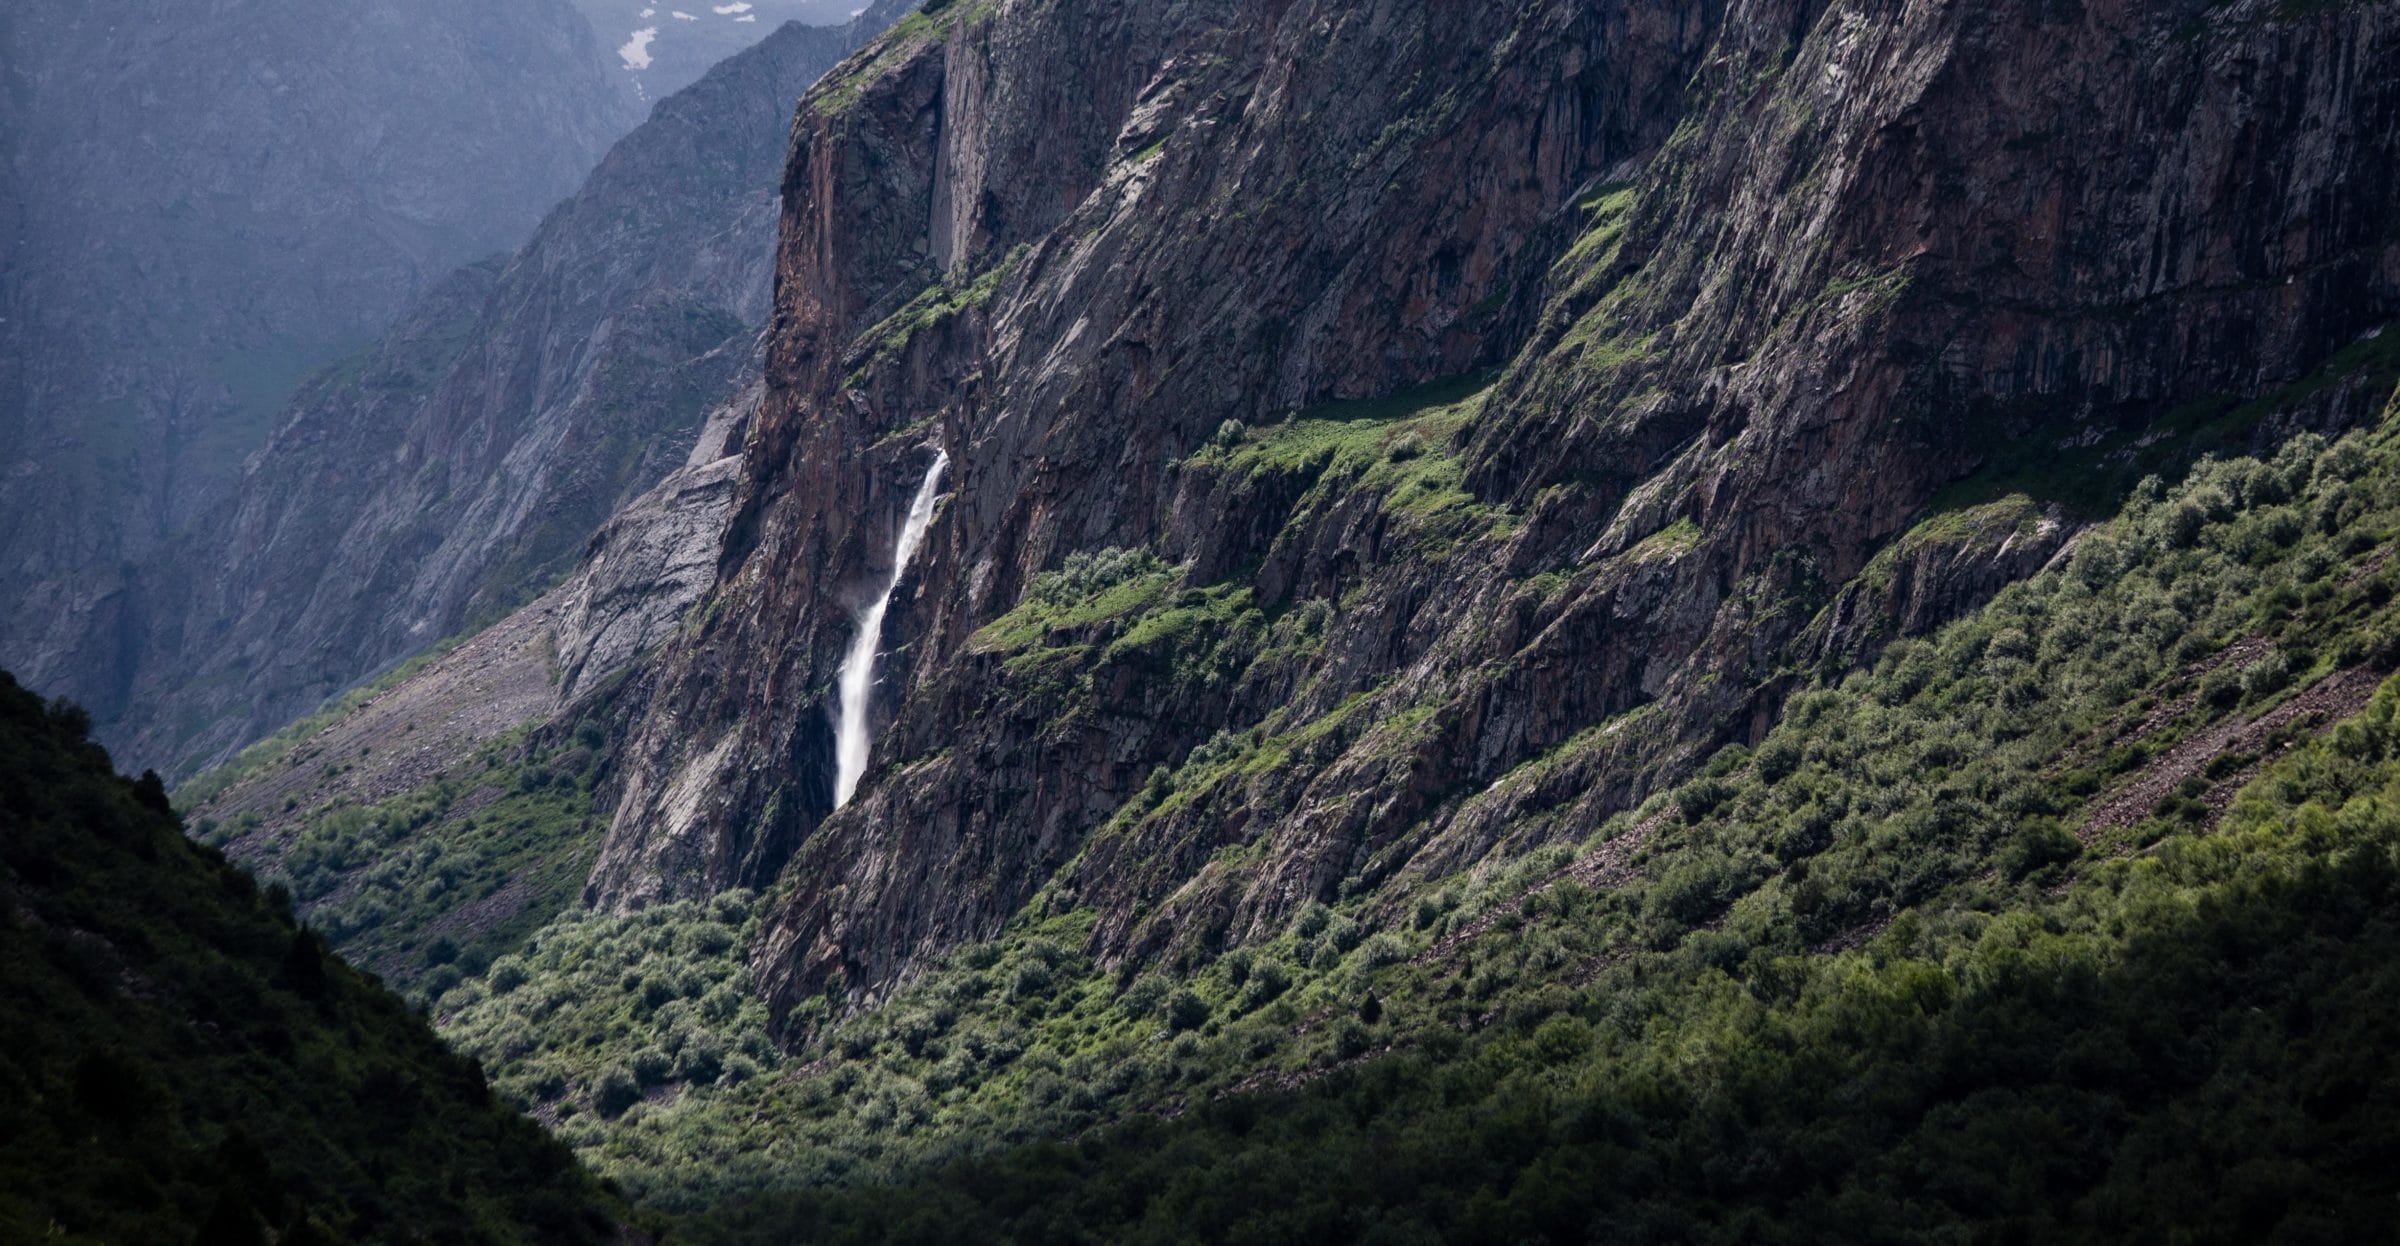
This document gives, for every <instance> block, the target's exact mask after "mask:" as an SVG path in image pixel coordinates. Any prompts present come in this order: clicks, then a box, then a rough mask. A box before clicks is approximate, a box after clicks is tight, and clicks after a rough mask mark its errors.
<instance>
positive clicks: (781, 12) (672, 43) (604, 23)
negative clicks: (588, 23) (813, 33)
mask: <svg viewBox="0 0 2400 1246" xmlns="http://www.w3.org/2000/svg"><path fill="white" fill-rule="evenodd" d="M575 3H576V5H577V7H579V8H581V9H582V10H583V13H584V16H586V17H588V18H590V19H591V20H592V28H593V29H594V30H596V31H598V32H599V34H600V39H601V42H602V43H603V44H605V45H606V46H607V47H608V48H610V49H612V54H611V55H610V57H609V64H610V65H611V66H612V67H613V68H614V69H615V70H616V71H617V73H616V78H617V81H618V84H619V86H620V88H621V89H622V90H623V91H624V92H625V93H626V95H627V96H628V97H629V98H632V99H634V100H636V101H639V102H640V103H641V104H642V105H643V106H644V107H647V106H648V105H649V103H650V102H651V101H653V100H661V99H665V98H666V97H667V96H670V95H673V94H674V93H675V92H677V91H680V90H682V89H683V88H685V87H687V86H690V85H691V84H692V83H693V82H695V81H697V80H698V79H699V77H700V75H701V74H704V73H706V72H708V68H709V66H711V65H714V64H716V63H717V62H718V61H721V60H724V59H725V58H726V57H728V56H731V55H733V54H734V53H736V52H739V51H741V50H742V49H743V48H746V47H749V46H750V45H751V44H754V43H756V42H758V41H759V40H761V39H764V38H766V37H767V32H768V31H771V30H773V29H775V28H776V27H778V26H781V25H782V24H784V23H785V22H805V23H807V24H809V25H812V26H831V25H837V24H839V23H842V22H846V21H849V20H850V19H851V18H852V17H854V16H857V15H858V14H859V13H860V12H863V11H864V9H865V4H864V0H681V2H680V4H677V3H670V2H661V0H575Z"/></svg>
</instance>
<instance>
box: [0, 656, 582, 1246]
mask: <svg viewBox="0 0 2400 1246" xmlns="http://www.w3.org/2000/svg"><path fill="white" fill-rule="evenodd" d="M88 723H89V720H88V719H87V718H85V717H84V715H83V712H82V711H81V710H80V709H76V708H74V707H72V706H69V705H67V704H66V703H64V702H52V703H50V705H48V706H47V707H45V706H44V705H43V703H42V702H41V700H40V699H39V698H37V697H35V696H33V695H32V694H31V693H28V692H26V691H25V690H24V689H22V688H20V687H19V686H18V685H17V683H16V681H15V680H14V679H13V678H11V677H9V676H7V675H6V674H0V1028H4V1029H5V1031H6V1033H7V1034H8V1041H7V1043H5V1044H0V1086H5V1087H6V1093H5V1094H0V1134H4V1135H5V1136H6V1137H7V1139H8V1145H7V1146H6V1148H4V1149H0V1235H4V1236H6V1237H7V1238H8V1239H9V1240H11V1241H35V1240H41V1241H71V1242H181V1241H191V1240H195V1239H194V1236H193V1234H194V1231H195V1230H198V1234H199V1236H198V1238H197V1240H199V1241H203V1242H211V1243H214V1242H242V1241H250V1242H258V1241H265V1240H268V1239H267V1238H266V1237H263V1236H262V1235H261V1230H262V1228H264V1229H266V1230H270V1231H272V1232H273V1233H275V1234H276V1235H277V1236H276V1238H275V1240H279V1241H282V1242H286V1243H299V1242H331V1241H358V1242H398V1241H426V1240H448V1241H468V1240H472V1241H490V1242H508V1241H520V1242H537V1241H538V1242H545V1243H548V1242H587V1241H588V1242H598V1241H610V1240H622V1239H621V1238H620V1237H619V1235H618V1232H617V1228H616V1225H615V1224H614V1222H613V1220H612V1218H611V1214H610V1211H609V1201H608V1200H607V1199H605V1198H603V1197H602V1196H601V1194H600V1192H599V1191H598V1190H597V1188H595V1186H594V1185H593V1183H592V1181H591V1179H590V1178H589V1177H588V1176H586V1175H585V1174H584V1173H583V1172H582V1171H581V1170H580V1169H578V1168H577V1167H576V1166H575V1163H574V1160H573V1158H572V1157H571V1156H570V1155H569V1154H568V1153H567V1151H566V1149H565V1148H564V1147H562V1146H560V1145H559V1144H558V1143H556V1142H554V1141H552V1140H551V1139H549V1138H547V1137H544V1136H543V1135H542V1133H541V1131H540V1130H538V1129H536V1128H535V1127H534V1126H533V1124H532V1123H531V1122H529V1121H526V1120H525V1119H523V1118H522V1117H519V1116H517V1115H515V1114H514V1113H512V1112H509V1111H508V1110H506V1109H504V1108H502V1107H500V1106H498V1105H496V1104H494V1103H493V1102H492V1099H491V1095H490V1092H489V1091H488V1090H487V1089H486V1088H485V1086H484V1082H483V1074H482V1070H481V1069H480V1068H479V1067H478V1066H477V1065H476V1064H475V1063H474V1062H473V1061H471V1060H466V1059H464V1058H461V1057H459V1056H456V1055H454V1054H452V1053H451V1052H449V1051H447V1050H446V1049H444V1048H443V1047H442V1045H441V1044H440V1042H438V1041H437V1040H436V1039H435V1038H434V1036H433V1034H432V1033H431V1032H430V1031H429V1030H428V1029H427V1028H426V1026H425V1024H424V1022H423V1021H422V1020H420V1019H419V1018H418V1017H416V1016H414V1015H412V1014H411V1013H410V1012H409V1011H408V1009H407V1008H406V1007H405V1006H404V1005H402V1004H401V1003H400V1001H398V1000H397V999H395V998H393V997H392V996H391V995H389V994H387V993H386V992H384V991H383V990H382V989H381V988H380V987H378V986H377V985H376V984H375V983H374V982H373V981H372V980H371V979H368V978H365V977H363V976H361V975H360V974H358V973H356V972H354V971H352V970H351V969H349V968H348V967H346V966H344V965H343V964H342V963H341V962H339V961H338V960H335V959H333V958H332V957H331V955H330V954H329V953H327V952H326V951H325V948H324V945H323V941H322V940H321V939H320V938H319V937H318V936H317V935H316V934H315V933H314V932H311V931H308V930H305V929H301V928H299V927H298V926H296V925H295V924H294V923H293V921H292V918H291V913H290V910H289V909H288V907H286V903H287V902H286V900H285V899H284V898H283V897H281V896H278V895H276V894H273V893H269V894H266V895H261V894H260V892H259V890H258V888H257V886H256V885H255V884H254V883H253V882H252V881H251V879H250V878H249V876H248V875H246V874H244V873H242V872H241V871H239V870H236V869H233V868H231V867H229V866H227V865H226V864H225V862H224V861H223V859H222V858H220V857H218V856H217V855H216V854H215V853H214V852H212V851H209V850H207V849H203V848H200V847H198V846H196V845H194V844H192V843H191V842H190V841H188V840H186V839H185V838H184V837H183V835H182V833H181V831H180V828H179V827H178V826H177V825H176V822H175V819H174V818H173V816H172V815H171V814H170V812H169V811H168V809H167V805H166V796H165V793H164V791H163V790H161V788H160V787H159V785H158V781H157V779H156V777H155V776H145V778H144V781H143V782H142V783H139V784H136V783H128V782H127V781H125V780H124V779H121V778H118V777H117V776H116V775H115V774H113V773H111V772H110V770H109V767H108V758H107V754H105V753H103V752H101V751H100V749H99V748H98V747H97V746H96V745H93V744H90V743H88V742H87V741H86V740H85V738H84V730H85V728H86V727H87V726H88Z"/></svg>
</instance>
